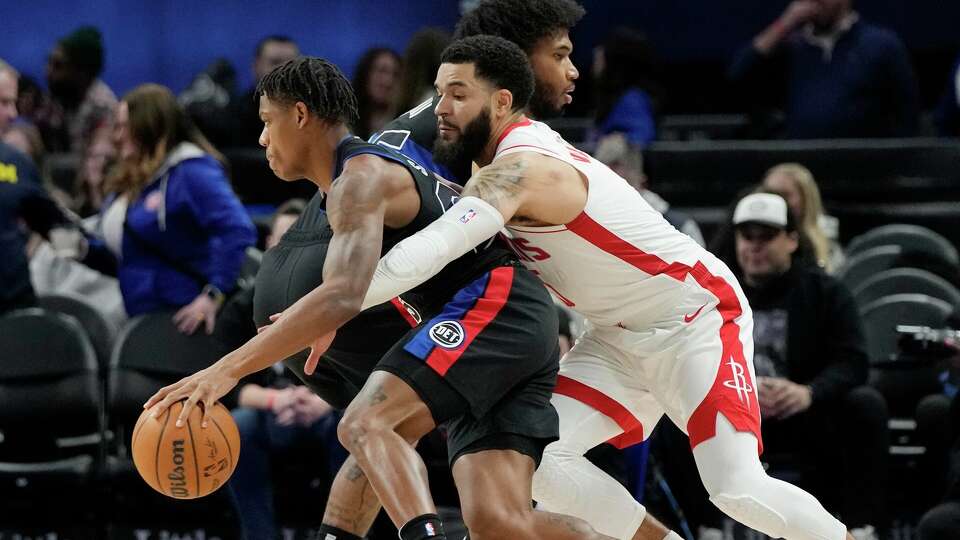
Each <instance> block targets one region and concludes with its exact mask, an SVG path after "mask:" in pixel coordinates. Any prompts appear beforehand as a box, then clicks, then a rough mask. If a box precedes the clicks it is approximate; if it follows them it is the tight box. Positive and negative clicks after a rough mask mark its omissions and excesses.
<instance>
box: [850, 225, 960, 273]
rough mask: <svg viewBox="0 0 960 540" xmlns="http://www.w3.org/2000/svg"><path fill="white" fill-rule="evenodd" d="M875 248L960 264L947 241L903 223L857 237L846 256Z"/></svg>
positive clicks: (917, 226)
mask: <svg viewBox="0 0 960 540" xmlns="http://www.w3.org/2000/svg"><path fill="white" fill-rule="evenodd" d="M877 246H900V247H901V248H903V250H904V252H909V251H917V252H921V253H925V254H928V255H933V256H936V257H939V258H941V259H943V260H945V261H947V262H949V263H952V264H960V255H958V254H957V248H956V247H954V245H953V244H951V243H950V241H949V240H947V239H946V238H944V237H943V236H941V235H940V234H937V233H936V232H934V231H931V230H930V229H928V228H926V227H921V226H919V225H907V224H903V223H894V224H890V225H884V226H882V227H877V228H876V229H871V230H870V231H867V232H866V233H864V234H862V235H860V236H857V237H856V238H854V239H853V240H851V241H850V245H849V246H847V255H854V254H856V253H860V252H862V251H866V250H868V249H870V248H873V247H877Z"/></svg>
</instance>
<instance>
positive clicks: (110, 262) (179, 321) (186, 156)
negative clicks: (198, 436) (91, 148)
mask: <svg viewBox="0 0 960 540" xmlns="http://www.w3.org/2000/svg"><path fill="white" fill-rule="evenodd" d="M116 142H117V147H118V150H119V161H118V163H117V165H116V167H115V168H114V169H113V170H112V171H111V173H110V176H109V177H108V179H107V182H106V189H107V194H108V195H107V197H106V198H105V203H104V206H103V210H102V213H101V219H100V226H99V228H100V237H99V239H97V240H93V241H91V242H90V246H89V248H90V249H89V253H88V255H87V257H86V262H87V263H88V264H89V265H91V266H94V267H95V268H97V269H100V270H101V271H108V272H109V270H111V269H112V270H113V271H114V272H115V274H116V275H117V277H118V278H119V280H120V290H121V292H122V293H123V301H124V305H125V306H126V310H127V313H128V314H129V315H130V316H131V317H133V316H136V315H139V314H141V313H148V312H154V311H159V310H164V309H177V312H176V314H175V315H174V317H173V321H174V323H175V324H176V325H177V327H178V328H179V329H180V330H181V331H182V332H184V333H187V334H192V333H193V332H194V331H195V330H196V329H197V328H198V327H200V326H201V325H204V326H205V327H206V331H207V333H211V332H212V331H213V327H214V321H215V318H216V313H217V309H218V308H219V307H220V304H221V303H222V302H223V300H224V296H225V294H227V293H230V292H231V291H232V290H233V288H234V286H235V283H236V280H237V275H238V273H239V271H240V266H241V264H242V262H243V257H244V251H245V250H246V248H247V247H248V246H251V245H253V244H254V243H255V241H256V230H255V229H254V227H253V224H252V223H251V222H250V218H249V217H248V216H247V214H246V212H245V211H244V210H243V207H242V206H241V205H240V201H239V200H237V197H236V195H234V193H233V191H232V190H231V188H230V182H229V180H228V179H227V177H226V174H225V173H224V168H223V160H222V157H221V156H220V154H219V153H218V152H217V151H216V150H215V149H214V148H213V147H212V146H211V145H210V143H209V142H208V141H207V140H206V138H204V136H203V135H202V134H201V133H200V132H199V131H198V130H197V129H196V127H195V126H194V125H193V123H192V122H191V121H190V118H189V117H188V116H187V115H186V113H185V112H184V110H183V109H182V108H181V107H180V106H179V105H178V104H177V101H176V98H175V97H174V95H173V93H171V92H170V91H169V90H168V89H167V88H165V87H163V86H159V85H155V84H145V85H141V86H138V87H137V88H135V89H133V90H132V91H131V92H130V93H129V94H127V95H126V96H124V98H123V101H121V102H120V104H119V105H118V107H117V126H116Z"/></svg>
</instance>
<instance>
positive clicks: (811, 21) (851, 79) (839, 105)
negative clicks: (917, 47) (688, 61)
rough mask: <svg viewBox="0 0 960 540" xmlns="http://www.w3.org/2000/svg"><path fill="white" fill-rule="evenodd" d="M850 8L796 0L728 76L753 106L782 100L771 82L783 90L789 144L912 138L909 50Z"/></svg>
mask: <svg viewBox="0 0 960 540" xmlns="http://www.w3.org/2000/svg"><path fill="white" fill-rule="evenodd" d="M852 4H853V0H795V1H794V2H792V3H791V4H790V5H789V6H788V7H787V9H786V11H784V13H783V14H782V15H781V16H780V17H779V18H778V19H777V20H776V21H774V22H773V23H772V24H770V26H768V27H767V28H766V29H765V30H763V32H761V33H760V34H759V35H757V36H756V37H755V38H754V39H753V42H752V43H750V44H749V45H747V46H745V47H744V48H743V49H742V50H740V51H739V52H738V53H737V55H736V57H735V58H734V61H733V63H732V65H731V66H730V70H729V77H730V78H731V79H732V80H733V81H734V82H735V83H737V84H738V85H739V86H741V87H742V92H741V93H742V94H743V95H744V96H745V97H746V98H747V99H749V100H751V102H753V101H764V99H763V98H764V97H769V96H771V95H772V96H779V95H782V93H783V92H782V91H781V90H782V89H775V88H771V87H770V82H771V81H774V82H780V81H782V82H783V83H784V84H785V86H786V88H785V90H786V107H785V113H786V132H785V135H786V137H788V138H795V139H810V138H840V137H909V136H912V135H914V134H916V131H917V121H918V115H919V108H920V103H919V90H918V87H917V82H916V79H915V77H914V73H913V68H912V67H911V65H910V58H909V56H908V55H907V51H906V49H905V48H904V46H903V43H902V42H901V41H900V39H899V38H898V37H897V36H896V34H894V33H893V32H891V31H890V30H887V29H884V28H880V27H878V26H874V25H872V24H870V23H867V22H865V21H863V20H861V19H860V16H859V15H858V14H857V12H856V11H854V10H853V6H852ZM774 99H775V100H779V98H778V97H775V98H774ZM770 105H777V106H779V105H780V103H776V104H774V103H770Z"/></svg>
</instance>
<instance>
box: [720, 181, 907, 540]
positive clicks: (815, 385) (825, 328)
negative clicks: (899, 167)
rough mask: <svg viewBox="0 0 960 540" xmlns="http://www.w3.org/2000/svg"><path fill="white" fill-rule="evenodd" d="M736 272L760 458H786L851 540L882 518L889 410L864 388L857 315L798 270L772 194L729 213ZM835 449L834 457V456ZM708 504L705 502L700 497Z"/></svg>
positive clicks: (845, 300) (827, 281)
mask: <svg viewBox="0 0 960 540" xmlns="http://www.w3.org/2000/svg"><path fill="white" fill-rule="evenodd" d="M733 225H734V227H735V237H736V260H727V261H724V262H726V263H727V264H728V265H729V266H730V267H731V269H733V270H734V272H735V273H737V277H738V278H739V280H740V283H742V284H743V289H744V293H745V295H746V297H747V300H748V301H749V302H750V306H751V308H752V309H753V317H754V329H753V335H754V344H755V349H754V366H755V369H756V380H757V385H758V386H759V388H758V389H757V392H758V394H757V395H758V397H759V402H760V412H761V415H762V417H763V426H762V428H763V442H764V448H765V449H764V452H765V455H766V456H774V457H775V456H776V455H777V454H781V455H782V454H784V453H786V454H789V455H791V457H792V458H793V459H795V460H798V462H797V461H795V462H793V463H791V466H797V465H799V466H800V474H801V477H802V479H801V485H805V487H809V489H810V492H811V493H813V494H814V495H815V496H816V497H817V498H818V499H820V500H821V501H823V504H824V506H826V507H827V509H832V511H834V512H839V514H840V515H841V517H842V519H843V521H844V523H846V524H847V525H848V526H849V527H850V529H851V533H852V534H853V536H854V537H855V538H857V539H858V540H862V539H876V538H877V537H876V535H875V534H876V533H875V529H874V527H873V525H876V524H878V523H879V521H880V520H881V519H883V516H884V513H883V503H884V500H885V473H884V471H885V470H886V461H885V460H886V455H887V449H888V448H889V441H888V432H887V419H888V413H887V407H886V402H885V401H884V399H883V397H882V396H881V395H880V393H879V392H877V391H876V390H875V389H873V388H870V387H867V386H864V385H865V384H866V382H867V365H868V360H867V353H866V344H865V341H864V339H865V338H864V334H863V329H862V326H861V321H860V315H859V312H858V311H857V307H856V305H855V304H854V301H853V298H852V296H851V295H850V292H849V291H848V290H847V289H846V287H845V286H844V285H843V284H842V283H840V282H839V281H838V280H836V279H834V278H832V277H830V276H828V275H826V274H824V273H823V272H822V271H821V270H820V269H818V268H816V267H813V266H811V265H801V264H795V263H794V259H795V258H797V257H798V253H797V252H798V250H799V249H800V247H801V242H800V237H801V236H802V235H803V231H802V230H799V229H798V227H797V223H796V220H795V218H794V216H793V214H792V213H791V212H789V210H788V207H787V203H786V201H785V200H784V199H783V198H782V197H780V196H779V195H775V194H770V193H753V194H750V195H747V196H746V197H744V198H743V199H741V200H740V201H739V202H738V204H737V205H736V208H735V210H734V214H733ZM838 449H839V450H838ZM704 495H705V494H704Z"/></svg>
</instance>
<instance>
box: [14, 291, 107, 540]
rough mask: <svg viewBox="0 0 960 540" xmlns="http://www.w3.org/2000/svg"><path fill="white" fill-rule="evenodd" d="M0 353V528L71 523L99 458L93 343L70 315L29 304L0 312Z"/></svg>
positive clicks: (86, 508)
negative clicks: (29, 306)
mask: <svg viewBox="0 0 960 540" xmlns="http://www.w3.org/2000/svg"><path fill="white" fill-rule="evenodd" d="M0 351H2V353H0V354H2V357H3V358H2V361H0V500H2V501H3V504H0V531H3V530H4V529H5V528H8V527H17V526H24V527H29V526H30V525H31V523H32V524H33V525H42V526H45V527H54V528H56V524H58V523H63V524H65V525H67V526H70V527H76V526H77V524H79V523H82V522H85V521H87V519H86V518H88V517H90V514H91V513H92V512H93V511H94V510H95V505H94V504H93V503H94V501H95V497H91V495H92V492H91V491H90V490H91V486H92V484H93V479H94V477H95V474H96V473H97V470H98V467H99V464H100V456H101V445H102V431H103V430H102V425H103V424H102V419H103V401H102V390H101V384H100V379H99V378H98V372H97V368H98V366H97V359H96V355H95V353H94V351H93V346H92V345H91V344H90V340H89V339H88V338H87V335H86V333H85V332H84V331H83V329H82V328H80V325H79V324H78V323H77V322H76V320H75V319H73V318H70V317H67V316H65V315H61V314H57V313H51V312H47V311H44V310H42V309H39V308H33V309H27V310H21V311H15V312H12V313H9V314H7V315H5V316H3V317H0ZM51 508H55V509H56V511H55V512H51V511H50V509H51ZM89 523H92V520H90V521H89ZM21 530H26V529H21ZM60 531H61V532H60V534H61V535H70V537H72V534H71V533H65V532H63V531H62V529H61V530H60ZM7 533H8V534H11V535H12V534H13V533H11V532H9V529H8V530H7ZM20 534H28V533H20ZM0 536H3V534H0ZM11 537H15V536H11Z"/></svg>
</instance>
